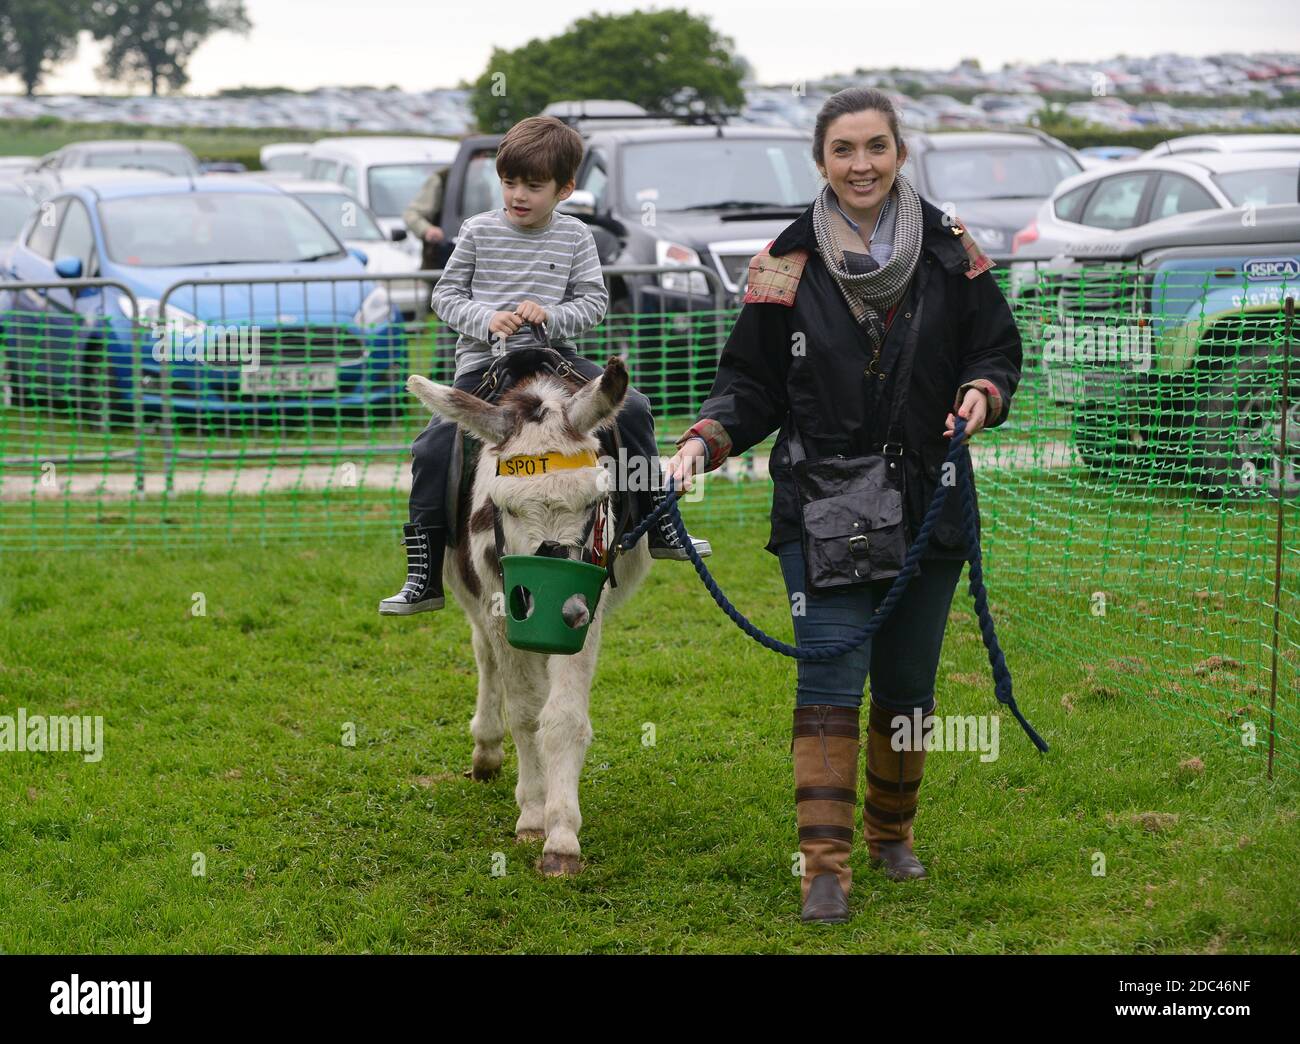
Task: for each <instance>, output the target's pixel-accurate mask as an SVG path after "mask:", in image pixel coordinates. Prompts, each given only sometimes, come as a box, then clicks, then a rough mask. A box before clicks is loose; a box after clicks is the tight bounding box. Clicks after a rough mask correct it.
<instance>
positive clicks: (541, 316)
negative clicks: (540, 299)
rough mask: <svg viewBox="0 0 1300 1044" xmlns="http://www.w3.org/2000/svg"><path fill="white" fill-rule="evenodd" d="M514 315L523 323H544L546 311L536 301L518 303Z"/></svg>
mask: <svg viewBox="0 0 1300 1044" xmlns="http://www.w3.org/2000/svg"><path fill="white" fill-rule="evenodd" d="M515 315H517V316H519V318H520V319H521V320H522V321H523V322H525V323H544V322H546V309H545V308H543V307H542V306H541V305H539V304H538V303H537V302H536V301H520V302H519V307H518V308H516V309H515Z"/></svg>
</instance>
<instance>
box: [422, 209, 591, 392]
mask: <svg viewBox="0 0 1300 1044" xmlns="http://www.w3.org/2000/svg"><path fill="white" fill-rule="evenodd" d="M524 300H530V301H536V302H537V303H538V304H540V305H541V306H542V307H543V308H545V309H546V315H547V320H546V330H547V332H548V333H549V334H550V338H551V343H552V344H553V345H557V346H558V345H569V346H572V341H571V340H570V338H572V337H574V336H576V335H577V334H579V333H582V332H584V331H586V330H590V329H591V328H592V327H594V326H596V325H597V324H598V323H599V322H600V321H601V320H602V319H603V318H604V316H605V309H606V308H607V307H608V305H609V293H608V291H606V289H605V282H604V280H603V279H602V278H601V270H600V258H599V257H598V256H597V254H596V241H595V240H594V239H593V238H592V236H591V230H590V229H589V228H587V226H586V224H584V223H583V222H582V221H579V220H578V219H577V218H576V217H573V216H572V215H570V214H561V213H559V212H558V211H556V212H554V213H552V214H551V220H550V222H549V224H547V225H546V227H545V228H541V229H536V230H533V229H520V228H517V227H515V225H514V224H512V223H511V221H510V219H509V218H508V217H507V216H506V212H505V208H504V207H498V208H497V209H496V210H489V211H485V212H484V213H482V214H475V215H474V216H473V217H472V218H469V219H468V220H467V221H466V222H465V223H464V224H463V225H461V228H460V233H459V234H458V235H457V238H456V249H455V250H454V251H453V252H452V255H451V257H450V259H449V260H448V261H447V265H446V268H445V270H444V272H443V275H442V278H441V279H440V280H439V281H438V285H437V286H436V287H435V288H434V291H433V310H434V311H435V312H436V313H437V314H438V318H440V319H441V320H442V321H443V322H444V323H446V324H447V325H448V326H450V327H451V328H452V329H454V330H456V331H457V332H458V333H459V334H460V337H459V339H458V340H457V342H456V377H458V378H459V377H460V376H461V375H462V374H464V373H465V372H467V371H468V370H472V369H474V368H476V367H479V366H483V365H485V364H487V363H489V362H491V361H492V358H493V356H494V354H495V353H494V352H493V350H492V343H491V341H492V337H493V335H492V334H491V333H489V331H488V323H490V322H491V321H492V315H493V313H494V312H510V311H513V310H514V309H515V308H516V307H518V305H519V303H520V302H521V301H524ZM536 343H537V342H536V340H535V339H534V337H533V334H532V331H531V330H530V329H529V328H528V326H526V325H525V326H523V327H521V328H520V330H519V332H518V333H516V334H513V335H512V336H511V337H509V338H508V339H507V340H506V342H505V350H506V351H512V350H514V349H516V348H524V347H528V346H530V345H535V344H536Z"/></svg>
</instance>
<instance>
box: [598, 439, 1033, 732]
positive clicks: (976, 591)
mask: <svg viewBox="0 0 1300 1044" xmlns="http://www.w3.org/2000/svg"><path fill="white" fill-rule="evenodd" d="M945 463H946V464H947V463H950V464H953V465H955V466H956V469H957V483H958V484H959V485H960V486H961V488H962V516H963V523H964V527H963V528H964V530H965V533H966V540H967V558H966V560H967V561H968V562H970V577H969V590H970V593H971V597H972V598H973V599H974V601H975V613H976V615H977V617H978V618H979V626H980V634H981V636H982V637H983V639H984V646H985V648H986V649H987V650H988V655H989V666H990V668H991V669H992V672H993V691H994V695H995V696H996V697H997V700H998V702H999V703H1001V704H1002V705H1003V706H1005V707H1006V708H1007V709H1008V710H1009V711H1010V712H1011V714H1012V716H1013V717H1014V718H1015V719H1016V721H1018V722H1019V723H1020V727H1021V728H1022V729H1024V730H1025V734H1026V735H1028V737H1029V738H1030V740H1032V741H1033V744H1034V746H1036V747H1037V748H1038V749H1039V750H1040V751H1042V752H1043V753H1046V752H1047V750H1048V746H1047V742H1046V741H1045V740H1044V739H1043V738H1042V737H1041V736H1040V735H1039V734H1038V733H1037V732H1036V731H1034V727H1033V726H1032V725H1030V724H1029V722H1028V721H1026V720H1025V716H1024V715H1023V714H1022V713H1021V712H1020V708H1019V707H1018V706H1017V705H1016V701H1015V697H1014V696H1013V695H1012V686H1011V670H1010V668H1009V667H1008V666H1007V660H1006V657H1005V656H1003V655H1002V647H1001V646H1000V645H999V644H998V637H997V633H996V631H995V629H994V624H993V614H992V613H991V612H990V611H989V602H988V591H987V590H986V588H985V586H984V569H983V566H982V564H981V558H980V545H979V535H978V530H977V529H976V517H977V516H976V510H975V479H974V472H973V470H972V468H971V460H970V451H969V449H968V448H967V446H966V420H965V418H963V417H957V418H955V430H954V432H953V437H952V445H951V446H950V447H949V449H948V455H947V458H946V459H945ZM675 485H676V484H675V481H674V479H673V478H672V477H671V476H670V477H669V478H668V483H667V487H666V488H667V489H668V490H669V496H666V497H665V498H664V499H663V502H662V503H661V504H659V506H658V507H656V508H655V509H654V510H653V511H652V512H651V513H650V514H648V515H647V516H646V517H645V518H644V519H643V520H642V521H641V523H640V524H639V525H638V526H637V527H636V528H635V529H633V530H632V531H631V532H630V533H627V534H625V535H624V537H623V539H622V540H621V541H619V545H618V546H619V551H620V553H621V552H624V551H630V550H631V549H632V548H633V547H635V546H636V542H637V541H638V540H640V539H641V537H642V535H643V534H644V533H645V531H646V530H647V529H649V528H650V527H651V526H652V525H656V524H657V523H658V521H659V519H660V518H661V517H662V516H664V515H669V517H670V520H671V522H672V525H673V528H674V529H675V530H676V531H677V538H678V540H680V541H681V543H682V545H683V546H684V547H685V548H686V553H687V555H688V556H689V557H690V560H691V564H692V565H693V566H695V572H696V573H698V574H699V577H700V580H701V581H702V582H703V583H704V586H705V587H706V588H707V589H708V592H709V594H711V595H712V596H713V600H714V601H715V602H716V603H717V604H718V608H720V609H721V610H722V611H723V612H724V613H726V615H727V616H728V617H729V618H730V619H731V621H732V622H733V623H734V624H735V625H736V626H737V627H739V628H740V629H741V630H742V631H744V632H745V633H746V634H747V635H749V636H750V637H751V638H753V639H754V641H756V642H758V643H759V644H760V645H762V646H764V647H766V648H768V649H771V650H772V651H773V652H777V653H780V654H781V655H782V656H788V657H790V658H791V659H795V660H830V659H834V658H835V657H836V656H843V655H844V654H845V653H846V652H849V651H851V650H853V649H856V648H857V647H858V646H860V645H862V644H863V643H864V642H866V641H867V640H868V639H869V638H870V637H871V636H872V635H873V634H875V633H876V631H877V630H879V629H880V627H881V625H882V624H883V623H884V622H885V620H886V618H887V617H888V616H889V614H890V613H891V612H893V611H894V607H895V606H897V605H898V603H899V601H900V600H901V599H902V597H903V593H904V592H905V591H906V590H907V586H908V584H909V583H911V581H912V577H913V575H915V573H916V568H917V565H918V563H919V562H920V560H921V556H922V555H923V554H924V553H925V551H926V549H927V548H928V547H929V545H930V534H931V533H932V532H933V530H934V526H935V523H936V522H937V521H938V518H939V512H940V511H942V510H943V505H944V501H946V500H947V499H948V491H949V489H950V488H951V487H950V486H948V485H946V484H944V483H942V482H940V483H939V486H938V488H937V489H935V491H934V500H933V501H931V503H930V507H929V510H927V511H926V513H925V519H924V521H922V523H921V528H920V530H918V531H917V534H916V539H915V540H913V541H912V544H911V546H910V547H909V548H908V549H907V557H906V558H905V559H904V560H903V568H902V571H901V572H900V573H899V574H898V576H896V577H894V582H893V584H892V586H891V587H890V588H889V593H888V594H887V595H885V597H884V599H883V600H882V601H881V602H880V604H879V605H878V606H877V607H876V610H875V612H874V613H873V614H872V617H871V619H870V620H869V621H868V622H867V625H866V626H865V627H864V628H863V629H862V630H861V631H860V632H858V634H857V635H855V636H854V637H852V638H846V639H844V640H843V641H840V642H836V643H834V644H833V645H824V646H817V647H816V648H810V649H803V648H800V647H798V646H796V645H790V644H789V643H787V642H783V641H781V640H780V639H779V638H773V637H772V636H771V635H769V634H766V633H764V632H763V631H762V630H761V629H759V628H758V627H757V626H755V625H754V624H753V623H752V622H750V620H749V619H748V617H746V616H745V614H744V613H742V612H740V610H738V609H737V608H736V607H735V606H734V605H732V604H731V602H730V600H729V599H728V598H727V596H726V595H725V594H723V593H722V590H721V589H720V588H719V587H718V584H717V581H716V580H714V579H713V577H712V575H710V573H709V570H708V567H707V566H705V564H704V561H703V560H702V559H701V558H700V556H699V553H698V552H697V551H696V550H695V546H694V544H692V542H691V540H690V539H689V538H688V536H687V533H686V524H685V523H684V522H683V521H682V515H681V510H680V509H679V508H678V506H677V500H678V498H679V497H681V496H682V494H683V493H684V492H685V490H681V489H676V488H675Z"/></svg>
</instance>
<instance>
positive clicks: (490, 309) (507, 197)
mask: <svg viewBox="0 0 1300 1044" xmlns="http://www.w3.org/2000/svg"><path fill="white" fill-rule="evenodd" d="M582 150H583V146H582V137H581V136H580V135H579V134H578V132H577V131H575V130H573V128H571V127H569V126H568V125H567V124H565V123H563V122H562V121H561V120H558V119H556V118H555V117H554V116H533V117H530V118H528V119H526V120H521V121H520V122H519V123H517V124H515V125H514V126H513V127H511V128H510V131H509V133H507V134H506V136H505V137H504V138H503V139H502V140H501V144H500V146H499V147H498V150H497V174H498V176H499V177H500V178H501V188H502V201H503V203H504V206H502V207H501V208H499V209H497V210H489V211H486V212H484V213H482V214H477V215H475V216H474V217H472V218H470V219H468V220H467V221H466V222H465V223H464V224H463V225H462V226H461V230H460V234H459V236H458V237H457V240H456V248H455V250H454V251H453V252H452V255H451V257H450V259H449V260H448V261H447V267H446V269H445V270H444V272H443V275H442V278H441V279H440V280H439V282H438V285H437V287H435V288H434V291H433V310H434V311H435V312H437V313H438V317H439V318H440V319H442V321H443V322H445V323H446V324H447V325H448V326H449V327H451V328H452V329H454V330H457V331H458V332H459V333H460V337H459V338H458V340H457V342H456V376H455V379H454V381H453V386H454V387H456V388H461V389H463V390H465V391H471V392H472V391H474V390H475V389H476V388H478V386H479V384H480V382H481V381H482V379H483V374H484V373H485V372H486V370H487V368H488V366H489V365H490V364H491V362H492V360H493V358H494V355H495V354H498V351H497V349H500V350H502V351H512V350H514V349H517V348H524V347H530V346H535V345H536V343H537V342H536V340H535V338H534V336H533V334H532V333H531V332H530V331H529V329H528V328H527V324H529V323H544V324H545V325H546V329H547V332H548V334H549V337H550V340H551V347H552V348H554V349H555V350H556V351H558V352H559V353H560V355H562V356H563V357H564V358H565V359H566V360H567V361H568V362H569V364H570V365H571V366H573V367H574V369H576V370H577V371H578V372H579V373H581V374H582V375H583V376H585V377H587V378H591V377H597V376H599V375H600V374H601V373H602V372H603V371H604V367H603V366H601V365H599V364H598V363H595V362H593V361H591V360H590V359H584V358H583V357H582V356H580V355H578V354H577V353H576V351H575V349H574V346H573V344H572V343H571V341H569V338H571V337H573V336H575V335H577V334H580V333H582V332H583V331H585V330H590V329H591V328H592V327H594V326H596V325H597V324H598V323H599V322H600V321H601V319H602V318H604V315H605V309H606V307H607V306H608V304H609V294H608V292H607V291H606V290H605V283H604V280H603V279H602V278H601V270H600V259H599V258H598V257H597V255H596V242H595V240H594V239H593V238H592V235H591V231H590V229H588V228H587V226H586V225H585V224H584V223H583V222H581V221H579V220H578V219H577V218H576V217H572V216H570V215H568V214H557V213H555V212H554V211H555V207H556V205H557V204H558V203H559V202H560V201H561V200H563V199H568V198H569V196H570V194H572V192H573V189H574V176H575V175H576V174H577V171H578V164H579V162H580V161H581V159H582ZM617 424H618V430H619V434H620V436H621V437H622V441H623V445H624V446H625V447H626V449H627V454H628V458H629V460H631V459H633V457H634V456H640V457H642V458H644V459H646V460H648V461H649V462H650V474H651V476H652V481H651V485H652V489H649V490H644V491H640V490H638V491H634V495H633V501H634V504H633V509H632V515H633V521H634V522H637V521H639V520H640V519H642V518H644V517H645V516H646V515H647V514H648V513H649V512H650V510H652V509H653V508H654V506H655V505H656V504H658V503H659V502H660V501H661V500H662V498H663V496H664V492H663V490H662V489H661V488H659V487H660V486H661V484H662V479H661V477H660V469H659V450H658V446H657V444H656V442H655V425H654V417H653V416H652V415H651V412H650V400H649V399H647V398H646V397H645V396H644V395H643V394H641V392H639V391H637V390H636V389H634V388H629V389H628V392H627V398H626V400H625V401H624V404H623V408H622V409H621V410H620V411H619V413H618V417H617ZM455 429H456V426H455V424H453V423H450V422H448V421H445V420H442V419H441V418H439V417H434V418H433V419H432V420H431V421H430V422H429V426H428V427H427V428H425V429H424V431H423V432H421V433H420V434H419V435H418V436H417V437H416V439H415V443H414V445H412V447H411V500H410V522H408V523H407V524H406V526H404V527H403V532H404V535H405V538H406V561H407V577H406V583H405V585H404V586H403V587H402V589H401V591H399V592H398V593H397V594H395V595H393V596H392V597H391V598H385V599H384V600H383V601H382V602H380V603H379V612H380V613H381V614H383V615H385V616H390V615H391V616H406V615H409V614H411V613H420V612H426V611H429V610H432V609H441V608H442V607H443V605H444V604H445V600H444V597H443V593H442V558H443V552H444V550H445V548H446V534H447V516H446V500H445V493H446V485H447V473H448V468H449V466H450V457H451V450H452V436H453V435H454V434H455ZM639 471H640V469H633V468H629V475H634V474H637V472H639ZM688 535H689V534H688ZM648 536H649V540H650V554H651V557H653V558H673V559H678V560H681V561H686V560H688V556H687V553H686V549H685V548H684V547H682V546H681V543H680V542H679V541H678V539H677V534H676V532H675V531H674V530H673V528H672V525H671V523H669V521H668V519H667V517H665V518H663V519H662V521H661V524H660V525H659V526H656V527H653V528H652V529H651V530H650V532H649V534H648ZM460 539H462V540H463V539H466V536H465V535H461V536H460ZM691 542H692V543H693V545H694V546H695V549H696V551H697V552H698V553H699V554H700V555H701V556H704V555H708V554H710V553H711V549H710V547H709V545H708V542H707V541H705V540H701V539H699V538H696V537H691Z"/></svg>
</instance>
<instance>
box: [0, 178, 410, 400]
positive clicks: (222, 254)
mask: <svg viewBox="0 0 1300 1044" xmlns="http://www.w3.org/2000/svg"><path fill="white" fill-rule="evenodd" d="M7 267H8V271H7V273H6V277H7V279H8V280H9V281H10V282H11V283H13V282H19V283H23V282H25V283H36V284H41V285H40V286H38V287H36V288H31V289H21V288H14V287H12V286H11V287H10V288H9V289H8V290H7V291H6V288H5V285H4V284H3V283H0V347H3V349H4V350H3V361H4V371H5V372H4V373H2V374H0V380H3V382H4V383H5V384H6V386H7V387H6V393H7V395H6V397H7V398H9V399H10V400H11V401H13V400H14V399H16V400H17V401H18V402H19V403H20V404H21V403H22V402H24V401H31V400H48V401H54V400H60V401H64V400H67V399H76V398H78V397H83V398H85V397H89V398H94V399H96V400H97V401H99V402H100V403H101V404H109V403H111V405H112V411H113V413H114V414H115V415H118V416H127V415H129V414H130V413H131V412H132V407H134V406H140V407H143V408H144V410H145V411H147V412H149V413H157V412H158V411H160V410H161V409H162V408H163V405H164V398H165V399H166V400H167V405H168V407H169V408H170V410H171V411H172V413H173V415H180V416H185V415H189V416H196V417H197V416H203V415H216V416H225V417H227V418H229V417H232V416H240V415H249V416H254V415H259V414H274V415H277V416H281V415H283V414H285V413H286V412H292V413H305V412H307V411H314V410H316V409H318V408H322V409H334V410H339V409H342V408H348V407H360V408H362V409H369V408H371V407H373V406H374V405H376V404H388V405H390V406H394V407H396V406H397V404H399V403H400V402H402V401H403V396H404V392H403V390H402V386H403V382H404V380H405V378H406V373H407V359H406V356H407V353H406V340H405V331H404V329H403V327H402V326H401V323H400V316H399V315H398V313H397V311H396V309H395V308H394V307H393V304H392V301H391V299H390V297H389V294H388V292H387V290H386V289H385V288H384V287H382V286H378V285H376V284H375V283H373V282H371V281H368V280H367V279H366V275H365V259H364V258H363V257H361V256H360V255H358V254H356V253H352V252H349V251H348V250H347V249H346V248H345V247H344V246H343V245H342V244H341V243H340V242H339V241H338V240H337V239H336V238H335V237H334V235H333V233H332V232H330V231H329V229H328V228H326V227H325V225H324V224H323V223H322V222H321V221H320V220H319V218H317V217H316V216H315V215H314V214H313V213H312V212H311V210H310V209H308V208H307V207H306V206H305V205H304V204H303V203H302V202H301V201H299V200H297V199H295V198H293V197H292V196H290V195H288V194H286V193H284V192H282V191H280V190H279V189H277V188H275V187H273V186H270V185H266V184H262V183H259V182H255V181H252V180H248V179H238V178H223V177H205V178H155V177H152V176H148V175H142V176H140V177H134V178H125V179H124V178H120V177H116V178H110V179H99V180H95V179H87V180H86V181H84V182H83V183H65V184H64V185H63V188H62V190H61V191H59V192H58V193H56V194H54V195H53V196H51V197H50V198H49V199H47V200H45V201H44V202H43V203H42V205H41V207H40V209H39V211H38V212H37V213H36V214H35V215H33V217H32V218H31V219H30V220H29V221H28V223H27V225H26V226H25V227H24V229H23V231H22V233H21V234H20V236H19V239H18V242H17V243H16V244H15V245H14V248H13V250H12V253H11V255H10V258H9V262H8V266H7ZM87 280H103V281H105V282H104V284H102V285H86V282H85V281H87ZM64 283H67V284H68V285H67V286H66V287H64V286H63V285H62V284H64ZM164 393H165V394H164Z"/></svg>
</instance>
